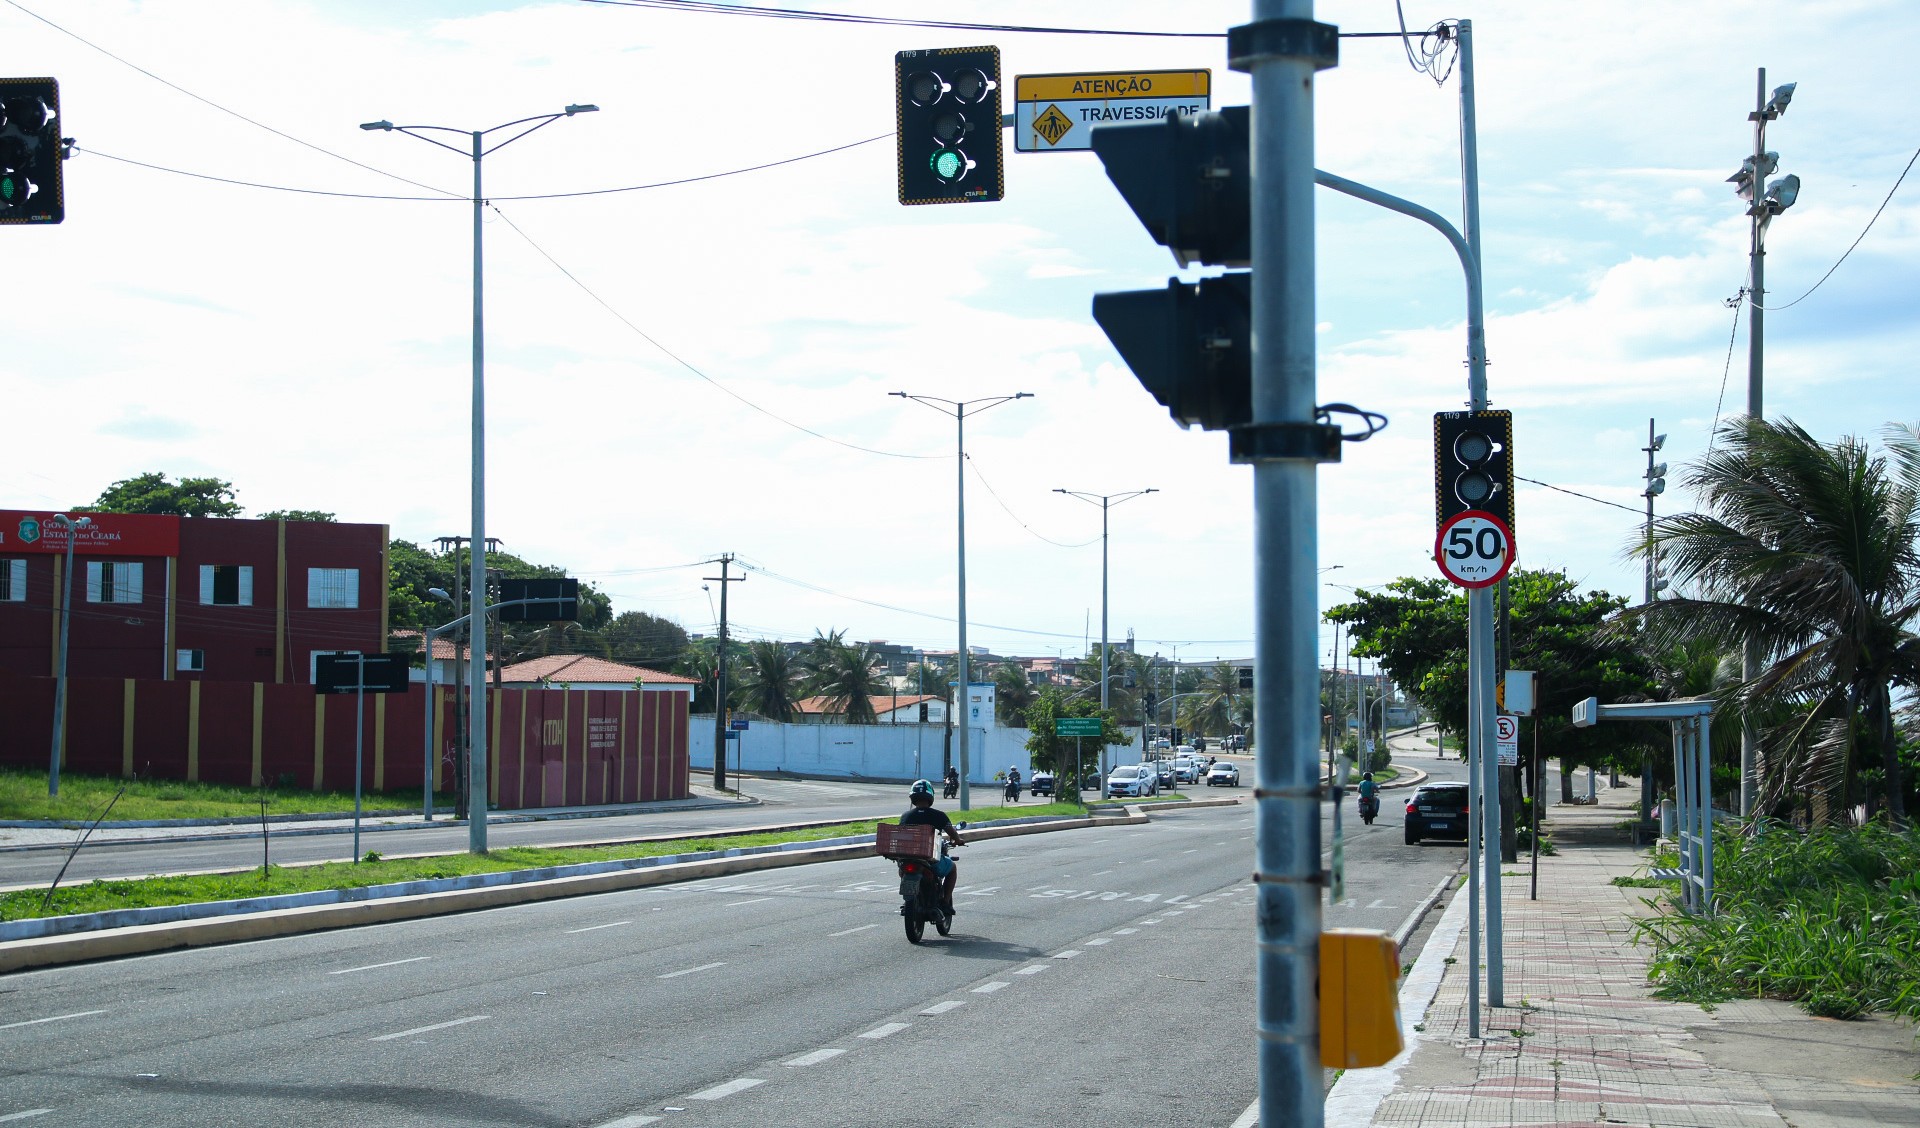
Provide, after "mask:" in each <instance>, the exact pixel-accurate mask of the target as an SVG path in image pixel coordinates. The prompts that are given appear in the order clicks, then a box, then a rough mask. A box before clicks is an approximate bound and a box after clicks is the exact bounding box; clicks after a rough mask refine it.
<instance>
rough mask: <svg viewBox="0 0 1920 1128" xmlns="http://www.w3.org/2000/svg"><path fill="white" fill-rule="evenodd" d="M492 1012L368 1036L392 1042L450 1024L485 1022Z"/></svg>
mask: <svg viewBox="0 0 1920 1128" xmlns="http://www.w3.org/2000/svg"><path fill="white" fill-rule="evenodd" d="M492 1017H493V1016H492V1015H490V1014H470V1015H468V1016H467V1017H465V1018H456V1019H454V1020H453V1021H451V1022H436V1023H434V1024H433V1025H432V1026H416V1027H414V1028H413V1029H412V1030H401V1031H398V1032H396V1033H393V1034H379V1035H376V1036H374V1037H372V1038H368V1039H367V1041H369V1042H391V1041H393V1040H394V1039H395V1038H411V1037H413V1036H414V1035H415V1034H431V1033H433V1032H434V1031H435V1030H445V1029H446V1028H448V1027H449V1026H465V1025H466V1024H467V1023H469V1022H485V1021H486V1020H487V1019H489V1018H492Z"/></svg>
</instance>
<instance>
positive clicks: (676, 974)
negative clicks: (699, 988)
mask: <svg viewBox="0 0 1920 1128" xmlns="http://www.w3.org/2000/svg"><path fill="white" fill-rule="evenodd" d="M725 966H727V961H725V960H718V961H715V962H714V963H708V964H701V965H700V966H699V967H683V968H681V969H680V970H679V971H669V972H667V973H666V974H665V975H656V976H654V978H655V979H678V978H680V977H681V976H683V975H692V974H693V973H694V972H696V971H712V970H713V969H714V968H716V967H725Z"/></svg>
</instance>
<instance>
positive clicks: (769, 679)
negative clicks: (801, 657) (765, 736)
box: [732, 639, 800, 721]
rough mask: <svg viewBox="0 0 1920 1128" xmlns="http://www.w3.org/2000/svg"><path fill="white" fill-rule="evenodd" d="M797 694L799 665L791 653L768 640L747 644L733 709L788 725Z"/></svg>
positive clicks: (798, 690) (733, 693) (798, 688)
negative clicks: (743, 710)
mask: <svg viewBox="0 0 1920 1128" xmlns="http://www.w3.org/2000/svg"><path fill="white" fill-rule="evenodd" d="M799 692H800V663H799V662H798V661H796V660H795V658H794V654H793V651H791V650H789V649H787V648H786V646H784V645H782V644H781V643H779V642H776V641H773V640H771V639H758V640H755V641H753V642H750V643H748V644H747V657H746V661H744V662H743V663H741V669H740V680H739V682H738V683H737V684H736V686H735V687H734V688H733V692H732V697H733V705H734V708H736V709H745V710H747V711H748V712H751V713H758V714H759V715H761V716H763V717H765V718H767V719H768V720H770V721H791V720H793V712H794V706H795V703H796V702H797V701H798V699H799Z"/></svg>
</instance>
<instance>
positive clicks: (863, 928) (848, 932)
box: [827, 924, 880, 939]
mask: <svg viewBox="0 0 1920 1128" xmlns="http://www.w3.org/2000/svg"><path fill="white" fill-rule="evenodd" d="M879 927H880V926H879V925H877V924H863V925H861V926H860V927H858V928H843V929H841V930H840V931H839V932H829V933H827V938H828V939H832V938H833V937H836V936H852V935H853V934H854V933H856V932H865V931H866V930H867V929H869V928H879Z"/></svg>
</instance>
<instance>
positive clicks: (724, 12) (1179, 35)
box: [581, 0, 1227, 39]
mask: <svg viewBox="0 0 1920 1128" xmlns="http://www.w3.org/2000/svg"><path fill="white" fill-rule="evenodd" d="M581 2H582V3H586V4H599V5H602V6H604V7H612V8H653V9H656V10H659V11H668V12H691V13H695V14H700V15H710V16H758V17H761V18H763V19H776V20H806V21H810V22H816V23H845V24H873V25H877V26H881V27H926V28H937V29H940V30H943V31H1004V32H1017V33H1024V34H1032V35H1123V36H1134V37H1145V38H1153V39H1225V38H1226V37H1227V34H1226V32H1223V31H1138V30H1132V29H1124V28H1090V27H1036V26H1033V25H1031V24H1003V23H972V22H968V21H964V20H916V19H909V18H907V17H904V16H863V15H855V14H853V13H851V12H810V11H802V10H800V9H797V8H769V7H762V6H759V5H754V4H721V3H716V2H714V0H581Z"/></svg>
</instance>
